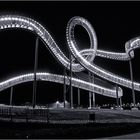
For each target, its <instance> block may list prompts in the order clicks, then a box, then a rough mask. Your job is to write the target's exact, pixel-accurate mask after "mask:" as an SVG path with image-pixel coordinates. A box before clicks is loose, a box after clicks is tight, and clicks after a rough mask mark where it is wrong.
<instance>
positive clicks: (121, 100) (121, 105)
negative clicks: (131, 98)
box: [120, 97, 122, 107]
mask: <svg viewBox="0 0 140 140" xmlns="http://www.w3.org/2000/svg"><path fill="white" fill-rule="evenodd" d="M120 107H122V98H121V97H120Z"/></svg>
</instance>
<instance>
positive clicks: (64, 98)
mask: <svg viewBox="0 0 140 140" xmlns="http://www.w3.org/2000/svg"><path fill="white" fill-rule="evenodd" d="M63 100H64V108H65V107H66V69H65V68H64V87H63Z"/></svg>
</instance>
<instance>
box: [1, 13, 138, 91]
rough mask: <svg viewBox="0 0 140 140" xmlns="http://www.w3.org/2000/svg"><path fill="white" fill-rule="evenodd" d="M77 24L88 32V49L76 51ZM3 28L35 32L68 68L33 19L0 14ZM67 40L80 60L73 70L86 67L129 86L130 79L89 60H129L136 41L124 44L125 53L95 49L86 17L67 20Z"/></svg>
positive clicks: (68, 61) (53, 42) (56, 48)
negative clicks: (97, 58)
mask: <svg viewBox="0 0 140 140" xmlns="http://www.w3.org/2000/svg"><path fill="white" fill-rule="evenodd" d="M77 24H79V25H82V26H83V27H84V28H85V29H86V30H87V32H88V34H89V37H90V43H91V45H90V49H89V50H84V51H81V52H78V50H77V46H76V41H75V39H74V26H75V25H77ZM5 28H25V29H27V30H31V31H33V32H35V33H36V34H37V35H38V36H39V37H40V38H41V39H42V40H43V41H44V42H45V44H46V47H47V48H48V49H49V50H51V52H52V53H53V54H54V56H55V57H56V58H57V59H58V60H59V62H61V64H62V65H63V66H65V67H66V68H67V69H70V60H69V59H68V58H67V57H66V56H65V54H63V52H62V51H61V50H60V48H59V47H58V45H57V44H56V42H55V41H54V39H53V38H52V36H51V35H50V33H49V32H48V31H47V30H46V29H45V28H44V27H43V26H42V25H41V24H39V23H38V22H36V21H35V20H32V19H30V18H27V17H22V16H16V15H5V16H0V29H1V30H2V29H5ZM67 41H68V45H69V48H70V50H71V53H72V55H73V56H74V57H75V58H76V59H77V60H78V62H80V64H79V63H74V62H73V63H72V71H73V72H80V71H83V70H84V69H85V68H86V69H87V70H89V71H90V72H92V73H94V74H96V75H98V76H100V77H102V78H104V79H106V80H109V81H111V82H114V83H117V84H120V85H123V86H126V87H128V88H131V83H132V82H131V81H130V80H128V79H125V78H122V77H120V76H117V75H114V74H113V73H110V72H108V71H106V70H104V69H101V68H99V67H97V66H95V65H94V64H91V63H90V62H91V61H93V60H94V58H95V56H101V57H105V58H111V59H116V60H129V59H130V57H129V55H128V52H129V51H130V50H131V53H130V54H131V57H134V53H133V49H136V48H138V47H139V45H138V44H137V43H136V42H138V41H136V42H135V43H134V45H135V47H133V45H132V43H131V44H130V45H126V46H127V48H126V53H114V52H107V51H102V50H97V38H96V34H95V31H94V28H93V27H92V25H91V24H90V23H89V22H88V21H87V20H86V19H84V18H81V17H74V18H72V19H71V20H70V21H69V23H68V26H67ZM91 53H92V54H91ZM83 55H87V57H86V58H84V57H83ZM81 65H82V66H81ZM134 88H135V90H139V91H140V84H139V83H136V82H134Z"/></svg>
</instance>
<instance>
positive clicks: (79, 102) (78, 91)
mask: <svg viewBox="0 0 140 140" xmlns="http://www.w3.org/2000/svg"><path fill="white" fill-rule="evenodd" d="M78 107H80V89H79V88H78Z"/></svg>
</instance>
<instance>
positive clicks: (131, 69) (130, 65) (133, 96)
mask: <svg viewBox="0 0 140 140" xmlns="http://www.w3.org/2000/svg"><path fill="white" fill-rule="evenodd" d="M129 67H130V77H131V81H132V98H133V104H134V107H135V106H136V99H135V91H134V80H133V68H132V61H131V59H130V60H129Z"/></svg>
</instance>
